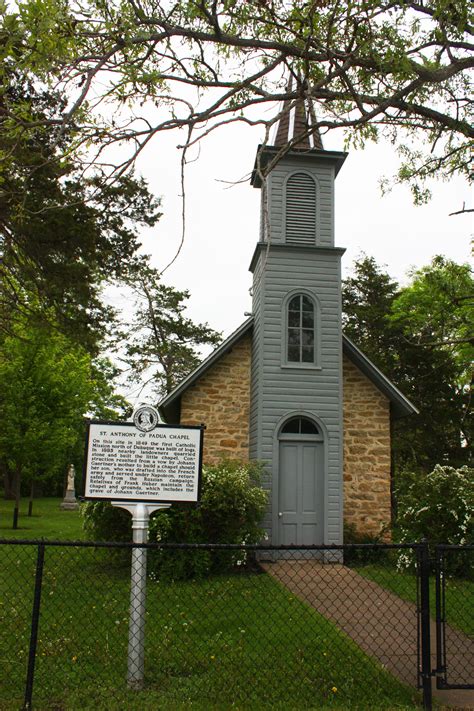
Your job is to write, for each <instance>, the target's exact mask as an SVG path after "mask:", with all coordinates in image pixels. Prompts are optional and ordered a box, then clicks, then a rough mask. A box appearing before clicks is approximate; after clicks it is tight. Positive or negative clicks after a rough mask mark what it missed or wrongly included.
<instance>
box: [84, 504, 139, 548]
mask: <svg viewBox="0 0 474 711" xmlns="http://www.w3.org/2000/svg"><path fill="white" fill-rule="evenodd" d="M80 511H81V516H82V519H83V522H82V527H83V529H84V533H85V536H86V538H88V539H89V540H91V541H121V542H122V541H123V542H130V541H131V540H132V517H131V516H130V514H129V513H128V511H125V509H119V508H117V507H115V506H111V504H109V502H108V501H86V502H85V503H83V504H81V508H80Z"/></svg>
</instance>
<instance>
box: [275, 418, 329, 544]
mask: <svg viewBox="0 0 474 711" xmlns="http://www.w3.org/2000/svg"><path fill="white" fill-rule="evenodd" d="M278 439H279V450H280V452H279V453H280V457H279V486H278V539H279V542H280V544H281V545H302V546H309V545H322V544H323V542H324V442H323V436H322V434H321V432H320V430H319V428H318V427H317V425H316V424H315V423H314V422H312V421H311V420H309V419H308V418H306V417H294V418H292V419H291V420H288V422H286V423H285V424H284V425H283V427H282V429H281V431H280V435H279V438H278Z"/></svg>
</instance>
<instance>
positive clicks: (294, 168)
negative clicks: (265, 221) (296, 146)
mask: <svg viewBox="0 0 474 711" xmlns="http://www.w3.org/2000/svg"><path fill="white" fill-rule="evenodd" d="M301 171H306V172H308V173H310V174H311V175H312V176H313V177H314V179H315V181H316V190H317V209H318V212H317V220H316V244H317V245H319V246H324V247H332V246H333V245H334V191H333V186H334V166H333V165H332V164H331V163H330V162H329V161H328V162H325V161H324V160H321V159H319V160H318V162H317V163H316V164H315V161H314V159H312V158H310V157H308V159H307V160H304V159H302V158H301V156H300V157H299V158H298V160H291V158H287V159H285V160H284V161H281V162H280V163H279V164H278V165H277V166H276V167H275V168H274V169H273V170H272V172H271V174H270V176H269V177H268V191H267V192H268V201H269V213H270V241H271V242H274V243H280V244H281V243H283V242H284V241H285V182H286V180H287V179H288V176H289V175H291V173H293V172H301Z"/></svg>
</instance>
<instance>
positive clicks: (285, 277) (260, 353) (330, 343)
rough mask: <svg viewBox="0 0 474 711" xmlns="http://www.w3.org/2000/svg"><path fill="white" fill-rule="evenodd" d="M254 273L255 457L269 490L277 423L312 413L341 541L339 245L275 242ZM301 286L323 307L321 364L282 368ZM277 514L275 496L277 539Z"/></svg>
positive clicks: (328, 510)
mask: <svg viewBox="0 0 474 711" xmlns="http://www.w3.org/2000/svg"><path fill="white" fill-rule="evenodd" d="M275 170H276V169H275ZM273 238H274V235H273V236H272V239H273ZM263 263H265V266H264V278H263V279H261V278H260V276H259V273H260V270H261V269H262V264H263ZM254 276H255V279H254V307H253V310H254V335H253V347H252V409H251V446H250V452H251V456H252V457H255V458H257V459H260V460H263V461H265V462H267V465H268V466H267V477H266V480H265V482H264V485H265V487H266V488H267V489H268V490H269V491H270V490H271V489H272V487H274V485H275V480H276V479H277V473H278V462H277V454H276V451H277V447H276V430H277V427H278V423H279V422H281V420H282V418H284V417H285V416H287V415H288V414H289V413H292V412H295V411H298V412H305V413H310V414H313V416H315V417H316V418H317V419H318V421H319V422H321V423H322V425H323V428H324V429H325V432H326V441H325V448H326V451H325V455H326V464H325V466H326V488H325V542H326V543H337V542H340V541H341V540H342V530H341V526H342V517H341V511H342V508H341V507H342V414H341V413H342V409H341V372H342V370H341V369H342V355H341V343H342V334H341V316H340V313H341V309H340V251H339V250H334V252H333V251H332V250H323V251H321V250H318V249H317V248H315V249H311V248H306V249H304V250H301V249H297V248H292V247H290V246H288V248H287V249H283V250H282V249H273V250H272V249H271V248H270V253H269V254H268V256H267V257H266V256H265V251H264V250H263V251H262V252H261V253H260V257H259V260H258V264H257V267H256V269H255V275H254ZM295 289H304V290H307V291H309V292H311V293H312V294H314V296H315V297H317V298H318V300H319V303H320V306H321V331H320V332H321V363H320V365H321V367H320V369H316V368H313V369H311V368H300V367H298V366H296V367H293V366H289V367H288V366H286V367H282V355H281V354H282V341H284V339H285V334H284V333H283V328H284V324H285V318H284V314H283V311H282V309H283V305H284V302H285V299H286V297H287V296H288V294H289V293H290V292H291V291H293V290H295ZM274 514H275V511H273V510H272V496H270V505H269V509H268V512H267V516H266V517H265V520H264V528H265V529H266V531H267V533H268V535H269V537H270V539H272V538H273V540H274V542H276V541H275V537H272V522H273V519H274Z"/></svg>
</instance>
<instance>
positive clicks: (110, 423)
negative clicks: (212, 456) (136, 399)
mask: <svg viewBox="0 0 474 711" xmlns="http://www.w3.org/2000/svg"><path fill="white" fill-rule="evenodd" d="M91 425H104V426H107V427H130V428H131V429H133V430H135V432H136V433H137V435H140V436H147V435H149V434H153V433H156V432H159V431H162V430H170V429H172V430H183V431H186V430H192V431H199V432H200V436H199V455H198V456H199V459H198V471H197V494H196V498H193V499H191V500H190V499H183V498H179V497H178V498H173V499H171V498H169V499H168V498H156V497H147V496H143V497H140V496H137V497H136V498H135V497H134V496H130V494H121V493H117V494H110V495H107V496H90V495H86V491H87V483H88V480H89V474H90V462H89V444H90V436H91ZM205 429H206V428H205V425H165V424H159V425H157V426H156V427H155V428H154V429H153V430H151V431H150V432H146V433H144V432H142V431H140V430H139V429H138V428H137V427H136V426H135V424H134V423H133V422H120V421H116V420H87V430H86V442H85V450H84V464H83V476H82V491H81V498H82V499H84V500H85V501H116V502H119V501H124V502H129V503H137V504H139V503H146V504H153V503H166V504H176V503H190V504H196V503H198V502H199V501H200V499H201V477H202V458H203V437H204V430H205ZM158 466H159V465H158Z"/></svg>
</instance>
